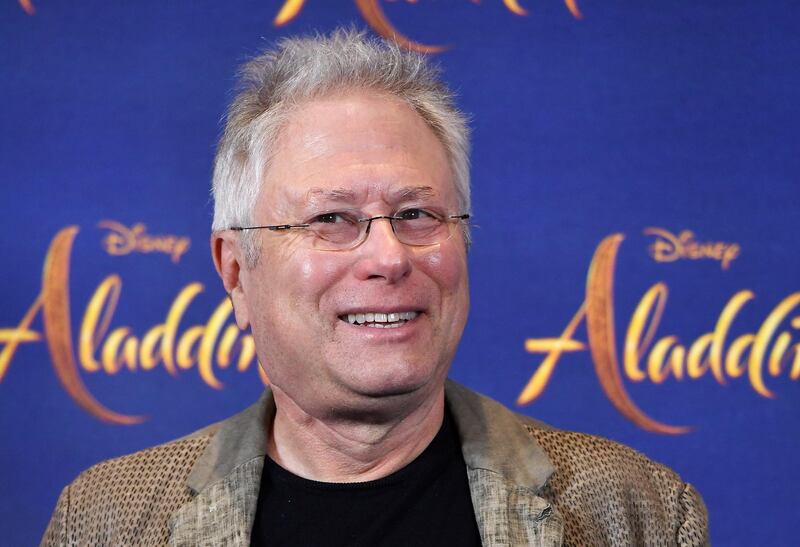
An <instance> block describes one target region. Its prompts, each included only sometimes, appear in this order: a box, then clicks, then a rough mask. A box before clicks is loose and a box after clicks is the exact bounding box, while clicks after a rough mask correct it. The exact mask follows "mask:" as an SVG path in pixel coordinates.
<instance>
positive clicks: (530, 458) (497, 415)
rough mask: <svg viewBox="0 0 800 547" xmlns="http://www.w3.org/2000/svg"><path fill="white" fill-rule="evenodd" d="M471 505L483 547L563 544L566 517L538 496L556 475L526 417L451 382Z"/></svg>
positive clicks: (448, 395)
mask: <svg viewBox="0 0 800 547" xmlns="http://www.w3.org/2000/svg"><path fill="white" fill-rule="evenodd" d="M445 397H446V400H447V404H448V405H449V407H450V411H451V412H452V414H453V418H454V419H455V421H456V425H457V427H458V433H459V436H460V437H461V451H462V453H463V454H464V462H465V463H466V464H467V477H468V479H469V487H470V493H471V496H472V506H473V508H474V509H475V519H476V521H477V523H478V529H479V530H480V532H481V542H482V543H483V544H484V545H492V546H494V545H509V546H511V545H526V546H527V545H531V546H552V545H561V543H562V536H563V527H564V526H563V518H562V517H561V515H560V514H558V512H557V511H555V509H554V508H553V507H551V505H550V504H549V503H548V502H547V501H546V500H545V499H543V498H541V497H540V496H539V495H538V492H539V490H540V489H541V488H542V486H544V484H545V482H547V479H548V478H549V477H550V475H551V474H552V473H553V466H552V464H551V463H550V460H549V459H548V458H547V455H546V454H545V453H544V450H542V448H541V447H540V446H539V444H538V443H537V442H536V441H535V440H534V439H533V437H531V435H530V434H529V433H528V430H527V429H526V427H525V425H524V424H523V422H522V421H521V420H522V419H521V418H520V417H519V416H517V415H516V414H514V413H512V412H511V411H509V410H508V409H506V408H505V407H504V406H502V405H501V404H500V403H497V402H495V401H493V400H491V399H489V398H487V397H483V396H481V395H478V394H477V393H475V392H472V391H470V390H468V389H466V388H464V387H462V386H460V385H458V384H456V383H454V382H447V384H446V386H445Z"/></svg>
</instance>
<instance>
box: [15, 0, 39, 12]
mask: <svg viewBox="0 0 800 547" xmlns="http://www.w3.org/2000/svg"><path fill="white" fill-rule="evenodd" d="M19 5H20V7H21V8H22V9H23V10H25V13H27V14H28V15H33V14H34V13H36V8H34V7H33V4H31V0H19Z"/></svg>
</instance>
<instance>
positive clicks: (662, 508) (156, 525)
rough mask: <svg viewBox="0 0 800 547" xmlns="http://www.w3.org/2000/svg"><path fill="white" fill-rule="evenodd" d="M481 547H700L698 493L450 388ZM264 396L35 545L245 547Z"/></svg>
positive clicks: (579, 437)
mask: <svg viewBox="0 0 800 547" xmlns="http://www.w3.org/2000/svg"><path fill="white" fill-rule="evenodd" d="M445 398H446V401H447V404H448V406H449V408H450V410H451V412H452V414H453V417H454V419H455V422H456V425H457V428H458V432H459V436H460V437H461V445H462V450H463V454H464V461H465V462H466V465H467V476H468V479H469V486H470V492H471V496H472V505H473V507H474V509H475V519H476V521H477V523H478V528H479V530H480V533H481V539H482V543H483V544H484V545H492V546H494V545H509V546H510V545H542V546H544V545H548V546H549V545H562V544H563V545H653V546H656V545H659V546H660V545H664V546H666V545H706V544H707V543H708V532H707V516H706V510H705V507H704V505H703V502H702V500H701V498H700V496H699V495H698V494H697V492H696V491H695V490H694V489H693V488H692V487H691V486H690V485H688V484H685V483H684V482H683V481H681V479H680V478H679V477H678V476H677V475H676V474H675V473H674V472H673V471H671V470H670V469H668V468H666V467H664V466H662V465H659V464H656V463H654V462H652V461H650V460H648V459H647V458H646V457H644V456H643V455H641V454H639V453H638V452H635V451H634V450H632V449H630V448H628V447H625V446H622V445H620V444H617V443H614V442H611V441H608V440H605V439H601V438H598V437H593V436H590V435H584V434H580V433H570V432H564V431H558V430H555V429H551V428H549V427H547V426H544V425H543V424H540V423H538V422H535V421H533V420H531V419H530V418H527V417H524V416H520V415H518V414H514V413H513V412H511V411H509V410H508V409H506V408H505V407H503V406H502V405H501V404H499V403H497V402H495V401H492V400H491V399H488V398H486V397H483V396H481V395H478V394H476V393H474V392H472V391H470V390H468V389H466V388H464V387H462V386H459V385H458V384H455V383H453V382H448V384H447V386H446V395H445ZM274 412H275V405H274V401H273V399H272V395H271V393H270V392H269V390H267V391H266V393H265V394H264V396H263V397H262V398H261V399H260V400H259V402H258V403H256V404H255V405H253V406H252V407H250V408H248V409H247V410H245V411H244V412H242V413H240V414H237V415H236V416H233V417H232V418H230V419H228V420H225V421H223V422H220V423H218V424H215V425H212V426H209V427H207V428H205V429H202V430H200V431H198V432H196V433H194V434H192V435H190V436H188V437H184V438H182V439H179V440H177V441H173V442H170V443H167V444H164V445H160V446H156V447H153V448H148V449H146V450H142V451H141V452H136V453H134V454H130V455H128V456H123V457H120V458H116V459H113V460H108V461H105V462H102V463H99V464H97V465H95V466H93V467H91V468H90V469H88V470H87V471H85V472H83V473H82V474H81V475H79V476H78V478H76V479H75V480H74V481H73V482H72V483H71V484H70V485H69V486H67V487H66V488H65V489H64V490H63V492H62V493H61V496H60V497H59V499H58V503H57V505H56V508H55V511H54V512H53V516H52V518H51V520H50V524H49V526H48V528H47V531H46V532H45V535H44V537H43V538H42V545H47V546H50V545H80V546H84V545H114V546H118V545H185V546H190V545H191V546H195V545H203V546H215V547H216V546H223V545H224V546H233V545H237V546H238V545H249V542H250V530H251V528H252V525H253V519H254V517H255V512H256V501H257V499H258V488H259V483H260V478H261V470H262V467H263V465H264V454H265V447H266V445H267V443H266V431H267V430H268V428H267V424H269V423H270V421H271V420H272V418H273V416H274Z"/></svg>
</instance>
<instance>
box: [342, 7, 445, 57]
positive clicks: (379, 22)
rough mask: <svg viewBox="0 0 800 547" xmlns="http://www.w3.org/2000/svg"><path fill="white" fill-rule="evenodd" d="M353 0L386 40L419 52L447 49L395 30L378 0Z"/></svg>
mask: <svg viewBox="0 0 800 547" xmlns="http://www.w3.org/2000/svg"><path fill="white" fill-rule="evenodd" d="M355 2H356V7H358V10H359V11H360V12H361V15H362V16H364V19H366V21H367V23H369V25H370V26H371V27H372V28H373V29H375V32H377V33H378V34H380V35H381V36H383V37H384V38H386V39H387V40H392V41H394V42H396V43H397V44H399V45H400V46H402V47H404V48H406V49H410V50H413V51H419V52H420V53H439V52H440V51H444V50H445V49H447V46H431V45H426V44H421V43H419V42H415V41H414V40H412V39H411V38H409V37H407V36H405V35H403V34H400V33H399V32H397V30H395V28H394V27H393V26H392V24H391V23H390V22H389V19H388V18H387V17H386V14H384V13H383V10H382V9H381V7H380V6H379V5H378V0H355Z"/></svg>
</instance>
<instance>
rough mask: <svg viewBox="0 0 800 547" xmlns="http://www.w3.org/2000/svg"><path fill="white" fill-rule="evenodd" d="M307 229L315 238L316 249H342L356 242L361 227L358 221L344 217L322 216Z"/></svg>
mask: <svg viewBox="0 0 800 547" xmlns="http://www.w3.org/2000/svg"><path fill="white" fill-rule="evenodd" d="M310 224H311V225H310V226H309V229H310V230H312V231H313V232H314V234H315V235H316V236H317V237H316V240H315V242H314V246H315V247H316V248H318V249H344V248H347V247H349V246H350V245H352V244H353V243H355V242H356V240H358V236H359V233H360V230H361V227H360V226H359V224H358V220H357V219H355V218H351V217H349V216H346V215H340V214H336V215H324V216H323V217H320V218H319V219H317V220H315V221H314V222H311V223H310Z"/></svg>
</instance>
